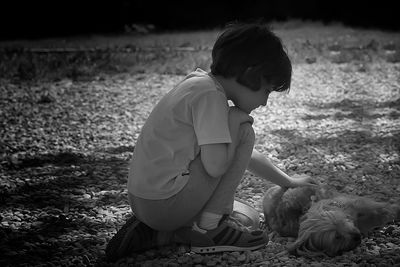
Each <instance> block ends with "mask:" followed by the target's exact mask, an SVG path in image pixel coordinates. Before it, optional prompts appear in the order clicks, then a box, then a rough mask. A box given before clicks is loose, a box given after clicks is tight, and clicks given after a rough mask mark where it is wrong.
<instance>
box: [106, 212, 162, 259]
mask: <svg viewBox="0 0 400 267" xmlns="http://www.w3.org/2000/svg"><path fill="white" fill-rule="evenodd" d="M157 233H158V231H156V230H153V229H152V228H150V227H149V226H147V225H146V224H144V223H142V222H141V221H139V220H138V219H137V218H136V216H135V215H133V216H132V217H131V218H130V219H129V220H128V221H127V222H126V223H125V224H124V225H123V226H122V228H121V229H120V230H119V231H118V232H117V233H116V234H115V235H114V236H113V238H111V240H110V241H109V243H108V244H107V247H106V257H107V259H108V260H109V261H117V260H118V259H120V258H123V257H126V256H128V255H129V254H131V253H132V252H138V251H143V250H147V249H151V248H154V247H157Z"/></svg>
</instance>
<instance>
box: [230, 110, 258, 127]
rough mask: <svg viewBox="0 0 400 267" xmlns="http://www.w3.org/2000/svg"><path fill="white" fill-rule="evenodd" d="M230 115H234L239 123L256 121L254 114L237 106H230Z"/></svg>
mask: <svg viewBox="0 0 400 267" xmlns="http://www.w3.org/2000/svg"><path fill="white" fill-rule="evenodd" d="M229 115H230V117H231V118H232V117H233V118H235V120H237V121H238V123H239V124H242V123H246V122H249V123H250V124H253V122H254V119H253V117H252V116H250V115H249V114H247V113H246V112H244V111H242V110H241V109H240V108H238V107H235V106H233V107H230V108H229Z"/></svg>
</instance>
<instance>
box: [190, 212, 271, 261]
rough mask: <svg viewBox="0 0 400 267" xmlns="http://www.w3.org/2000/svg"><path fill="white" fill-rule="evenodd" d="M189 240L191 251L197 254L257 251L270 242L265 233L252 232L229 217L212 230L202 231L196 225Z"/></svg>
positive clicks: (224, 218)
mask: <svg viewBox="0 0 400 267" xmlns="http://www.w3.org/2000/svg"><path fill="white" fill-rule="evenodd" d="M189 238H190V243H191V250H192V251H193V252H196V253H214V252H223V251H247V250H255V249H259V248H261V247H263V246H265V245H266V244H267V243H268V241H269V239H268V235H267V234H266V233H265V231H261V230H251V229H250V228H249V227H245V226H243V224H241V223H240V222H239V221H238V220H236V219H234V218H232V217H230V216H228V215H226V216H224V217H223V218H222V219H221V221H220V223H219V225H218V227H217V228H216V229H212V230H203V229H200V228H199V227H198V226H197V224H196V223H194V225H193V227H192V230H191V231H190V236H189Z"/></svg>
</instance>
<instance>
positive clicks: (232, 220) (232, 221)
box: [225, 216, 252, 233]
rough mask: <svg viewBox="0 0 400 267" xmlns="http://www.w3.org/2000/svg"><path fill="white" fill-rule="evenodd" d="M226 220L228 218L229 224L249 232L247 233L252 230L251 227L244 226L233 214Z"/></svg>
mask: <svg viewBox="0 0 400 267" xmlns="http://www.w3.org/2000/svg"><path fill="white" fill-rule="evenodd" d="M225 220H226V222H227V224H228V225H230V226H232V227H233V228H234V229H237V230H239V231H241V232H247V233H250V232H252V230H251V229H250V227H247V226H244V225H243V224H242V223H241V222H240V221H239V220H237V219H235V218H233V217H231V216H229V217H227V218H226V219H225Z"/></svg>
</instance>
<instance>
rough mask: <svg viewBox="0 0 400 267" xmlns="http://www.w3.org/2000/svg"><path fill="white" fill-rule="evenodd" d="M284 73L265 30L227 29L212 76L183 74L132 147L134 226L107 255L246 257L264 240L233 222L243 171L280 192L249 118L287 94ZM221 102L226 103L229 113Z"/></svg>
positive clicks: (299, 182)
mask: <svg viewBox="0 0 400 267" xmlns="http://www.w3.org/2000/svg"><path fill="white" fill-rule="evenodd" d="M291 74H292V66H291V62H290V60H289V58H288V55H287V54H286V52H285V50H284V48H283V46H282V43H281V40H280V39H279V38H278V37H277V36H276V35H275V34H274V33H273V32H271V31H270V29H269V28H268V27H267V26H266V25H263V24H255V23H254V24H253V23H251V24H232V25H229V26H228V27H227V28H226V29H225V30H224V32H223V33H222V34H221V35H220V36H219V37H218V39H217V40H216V42H215V44H214V47H213V50H212V65H211V72H209V73H208V72H205V71H203V70H201V69H197V70H195V71H193V72H192V73H190V74H189V75H187V76H186V77H185V78H184V79H183V81H182V82H180V83H179V84H178V85H177V86H176V87H175V88H174V89H172V90H171V91H170V92H168V93H167V94H166V95H165V96H164V97H163V98H162V99H161V100H160V101H159V103H158V104H157V105H156V106H155V108H154V109H153V111H152V112H151V114H150V116H149V118H148V119H147V121H146V123H145V124H144V126H143V128H142V131H141V134H140V136H139V138H138V140H137V143H136V146H135V150H134V155H133V159H132V161H131V163H130V171H129V178H128V193H129V203H130V205H131V207H132V211H133V214H134V215H133V217H132V218H131V219H129V220H128V222H127V223H126V224H125V225H124V226H123V227H122V228H121V229H120V230H119V231H118V232H117V234H116V235H115V236H114V237H113V238H112V240H111V241H110V243H109V244H108V246H107V249H106V254H107V256H108V258H109V259H111V260H115V259H118V258H120V257H123V256H126V255H128V254H129V253H132V252H134V251H141V250H145V249H149V248H152V247H155V246H157V245H164V244H169V243H171V242H182V243H187V244H190V245H191V249H192V251H195V252H198V253H206V252H218V251H243V250H254V249H258V248H261V247H263V246H265V244H266V243H268V237H267V235H266V234H265V233H264V232H263V231H261V230H256V231H254V230H253V231H251V230H248V229H247V228H245V227H243V225H241V224H240V222H238V221H236V220H235V219H234V218H232V217H230V216H229V215H230V214H231V213H232V209H233V202H234V195H235V192H236V189H237V187H238V185H239V183H240V181H241V179H242V177H243V174H244V172H245V171H246V169H247V170H249V171H251V172H253V173H254V174H255V175H258V176H260V177H262V178H265V179H267V180H269V181H271V182H273V183H275V184H278V185H280V186H283V187H297V186H305V185H310V184H313V181H312V180H311V179H309V178H296V179H294V178H291V177H289V176H288V175H286V174H285V173H284V172H282V171H281V170H279V169H278V168H276V167H275V166H274V165H273V164H272V163H271V162H270V161H269V160H268V159H267V158H266V157H264V156H263V155H262V154H261V153H259V152H257V151H256V150H255V149H254V140H255V134H254V130H253V128H252V123H253V118H252V117H251V116H250V115H249V114H250V113H251V111H252V110H254V109H256V108H258V107H259V106H265V105H266V104H267V100H268V96H269V94H270V93H271V92H272V91H277V92H283V91H287V90H289V87H290V83H291ZM228 100H231V101H232V102H233V104H234V106H233V107H230V106H229V105H228Z"/></svg>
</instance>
